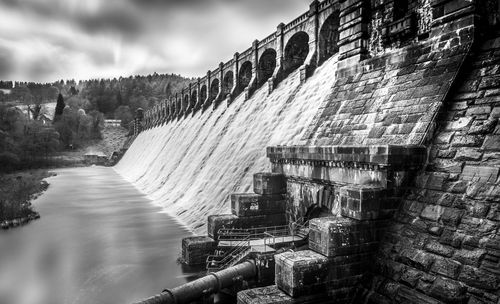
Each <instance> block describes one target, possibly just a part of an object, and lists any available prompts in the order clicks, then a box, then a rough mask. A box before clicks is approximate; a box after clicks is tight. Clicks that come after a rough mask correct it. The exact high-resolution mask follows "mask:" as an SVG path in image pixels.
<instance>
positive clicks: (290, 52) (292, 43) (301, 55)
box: [283, 32, 309, 76]
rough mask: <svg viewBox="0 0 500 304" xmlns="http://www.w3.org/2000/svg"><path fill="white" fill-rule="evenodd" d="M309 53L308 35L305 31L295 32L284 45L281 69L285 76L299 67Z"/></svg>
mask: <svg viewBox="0 0 500 304" xmlns="http://www.w3.org/2000/svg"><path fill="white" fill-rule="evenodd" d="M308 54H309V35H307V33H306V32H297V33H295V34H294V35H293V36H292V37H291V38H290V39H289V40H288V42H287V44H286V47H285V58H284V62H283V65H284V66H283V71H284V73H285V76H286V75H288V74H290V73H291V72H292V71H293V70H295V69H297V68H298V67H300V66H301V65H302V64H303V63H304V61H305V60H306V58H307V55H308Z"/></svg>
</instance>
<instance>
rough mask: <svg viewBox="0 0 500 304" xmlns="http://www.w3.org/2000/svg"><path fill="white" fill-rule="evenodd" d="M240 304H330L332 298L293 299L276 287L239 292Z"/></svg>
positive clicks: (320, 296)
mask: <svg viewBox="0 0 500 304" xmlns="http://www.w3.org/2000/svg"><path fill="white" fill-rule="evenodd" d="M237 303H238V304H330V303H332V297H331V296H330V295H329V294H327V293H316V294H312V295H305V296H302V297H299V298H292V297H291V296H289V295H287V294H286V293H285V292H283V291H282V290H280V289H279V288H278V287H277V286H276V285H272V286H266V287H260V288H253V289H247V290H243V291H240V292H238V296H237Z"/></svg>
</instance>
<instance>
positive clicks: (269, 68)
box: [258, 49, 277, 85]
mask: <svg viewBox="0 0 500 304" xmlns="http://www.w3.org/2000/svg"><path fill="white" fill-rule="evenodd" d="M276 57H277V54H276V50H274V49H266V50H265V51H264V53H262V55H261V56H260V59H259V69H258V73H259V85H260V84H263V83H264V82H266V81H267V80H268V79H269V78H270V77H271V76H273V73H274V70H275V69H276Z"/></svg>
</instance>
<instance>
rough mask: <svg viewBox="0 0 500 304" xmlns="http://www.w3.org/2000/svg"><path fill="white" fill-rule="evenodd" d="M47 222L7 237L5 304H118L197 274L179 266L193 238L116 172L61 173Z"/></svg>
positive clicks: (2, 239) (2, 255) (0, 289)
mask: <svg viewBox="0 0 500 304" xmlns="http://www.w3.org/2000/svg"><path fill="white" fill-rule="evenodd" d="M54 172H55V173H57V176H55V177H51V178H49V179H48V182H49V183H50V187H49V189H48V190H47V191H46V192H45V193H44V194H43V195H42V196H40V197H39V198H38V199H37V200H35V201H34V202H33V205H34V208H35V209H36V210H37V211H38V212H39V213H40V215H41V219H39V220H37V221H34V222H31V223H30V224H28V225H26V226H23V227H20V228H16V229H12V230H8V231H0V304H66V303H68V304H84V303H85V304H91V303H92V304H95V303H99V304H113V303H120V304H123V303H131V302H133V301H136V300H139V299H142V298H144V297H148V296H151V295H154V294H157V293H159V292H160V291H161V290H163V289H164V288H170V287H175V286H177V285H179V284H182V283H185V282H187V280H188V279H189V278H190V277H191V276H195V275H196V274H195V273H193V271H192V270H189V269H183V268H182V267H181V265H179V264H178V263H177V258H178V257H179V256H180V252H181V238H182V237H185V236H189V235H190V232H189V231H188V230H187V229H186V228H184V227H182V226H181V225H180V224H179V223H178V222H177V221H176V220H175V219H173V218H171V217H170V216H168V215H167V214H165V213H162V212H161V208H160V207H156V206H154V205H153V204H152V202H151V201H150V200H149V199H148V198H147V197H146V196H145V195H144V194H142V193H141V192H139V191H138V190H137V189H136V188H134V187H133V186H131V184H130V183H128V182H127V181H125V180H124V179H123V178H122V177H121V176H120V175H118V174H117V173H116V172H115V171H114V170H113V169H112V168H104V167H90V168H72V169H58V170H55V171H54Z"/></svg>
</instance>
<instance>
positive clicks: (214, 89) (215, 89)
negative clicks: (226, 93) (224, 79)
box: [210, 78, 219, 100]
mask: <svg viewBox="0 0 500 304" xmlns="http://www.w3.org/2000/svg"><path fill="white" fill-rule="evenodd" d="M217 95H219V79H217V78H215V79H214V80H212V84H211V85H210V100H214V99H215V98H216V97H217Z"/></svg>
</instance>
